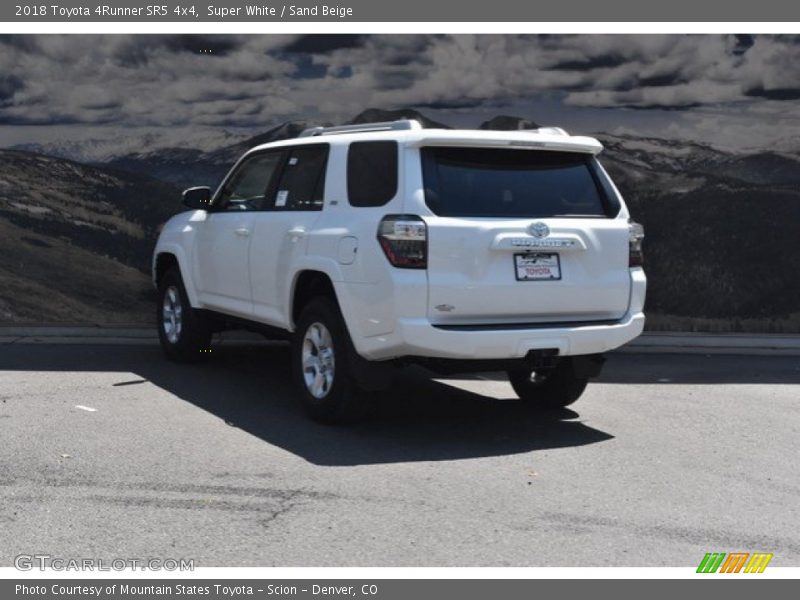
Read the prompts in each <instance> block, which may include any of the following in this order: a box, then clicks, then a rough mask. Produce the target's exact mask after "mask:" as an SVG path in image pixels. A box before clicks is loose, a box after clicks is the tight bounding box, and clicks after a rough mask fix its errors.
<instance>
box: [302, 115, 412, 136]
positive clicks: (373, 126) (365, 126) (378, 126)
mask: <svg viewBox="0 0 800 600" xmlns="http://www.w3.org/2000/svg"><path fill="white" fill-rule="evenodd" d="M411 129H422V125H420V124H419V121H417V120H416V119H399V120H397V121H382V122H379V123H357V124H353V125H339V126H337V127H310V128H308V129H304V130H303V131H302V132H301V133H300V135H299V136H297V137H314V136H318V135H335V134H340V133H359V132H362V131H408V130H411Z"/></svg>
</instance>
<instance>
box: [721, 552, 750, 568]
mask: <svg viewBox="0 0 800 600" xmlns="http://www.w3.org/2000/svg"><path fill="white" fill-rule="evenodd" d="M748 556H750V553H749V552H731V553H730V554H728V558H726V559H725V562H724V563H722V569H720V573H738V572H739V571H741V570H742V567H743V566H744V563H745V561H746V560H747V557H748Z"/></svg>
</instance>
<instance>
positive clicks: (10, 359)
mask: <svg viewBox="0 0 800 600" xmlns="http://www.w3.org/2000/svg"><path fill="white" fill-rule="evenodd" d="M288 366H289V365H288V356H287V351H286V348H285V347H284V346H281V345H274V346H261V347H257V348H242V347H234V346H225V345H223V346H221V347H218V348H217V350H216V351H215V352H214V355H213V357H212V358H211V359H210V360H209V361H208V362H207V363H206V364H204V365H201V366H188V367H178V366H174V365H170V364H168V363H166V362H165V361H163V360H162V358H161V355H160V353H159V350H158V348H156V347H154V346H150V345H138V346H121V345H115V346H99V345H98V346H94V345H74V346H71V345H19V344H11V345H2V346H0V565H2V566H9V565H10V564H11V561H12V559H13V556H15V555H16V554H18V553H33V552H47V553H50V554H52V555H56V556H61V557H74V556H80V557H82V556H91V557H101V558H105V559H108V560H110V559H111V558H116V557H145V556H161V557H184V558H194V559H195V560H196V564H197V565H199V566H254V565H274V566H324V565H355V566H369V565H397V566H409V565H411V566H413V565H437V566H439V565H441V566H444V565H459V566H465V565H517V566H527V565H538V566H545V565H555V566H560V565H564V566H568V565H577V566H592V565H597V566H603V565H620V566H628V565H633V566H661V565H663V566H693V565H696V564H697V563H698V562H699V560H700V558H701V557H702V556H703V554H704V553H705V552H707V551H710V550H716V551H769V552H774V553H775V559H774V561H773V563H772V564H773V565H783V566H800V527H798V525H800V461H798V458H797V457H798V447H799V446H798V440H800V436H799V435H798V434H799V433H800V358H791V357H750V358H748V357H725V356H713V357H711V356H709V357H705V356H675V355H672V356H670V355H615V356H613V357H612V358H611V360H610V361H609V364H608V365H607V368H606V371H605V373H604V376H603V378H602V379H601V380H600V382H598V383H595V384H593V385H592V386H590V389H589V391H588V392H587V393H586V394H585V396H584V397H583V398H582V399H581V400H580V401H579V402H578V403H577V404H576V405H575V410H574V411H563V412H560V413H557V414H555V415H544V414H537V413H534V412H530V411H528V410H526V409H525V408H524V407H523V406H521V405H520V403H518V402H516V401H512V400H511V398H512V394H511V389H510V387H509V386H508V384H507V383H505V382H503V381H500V380H499V378H491V377H490V378H487V379H478V378H466V379H448V380H433V379H430V378H429V377H426V376H425V374H424V373H423V372H422V371H418V370H407V371H404V372H403V375H402V377H401V378H400V380H399V381H398V384H397V385H396V386H395V388H394V391H393V392H392V393H391V394H390V395H386V396H385V397H382V398H381V399H379V400H378V406H377V408H376V410H375V414H374V415H373V416H372V417H371V418H370V419H369V420H367V421H366V422H364V423H362V424H360V425H358V426H356V427H351V428H347V429H341V428H331V427H325V426H321V425H317V424H314V423H311V422H309V421H307V420H306V419H305V418H304V417H303V416H302V414H301V413H300V412H299V410H298V409H297V408H296V406H295V405H294V403H293V401H292V397H291V390H290V388H289V385H288V381H287V377H286V372H287V370H288ZM78 405H81V406H84V407H87V408H93V409H96V410H95V411H94V412H91V411H87V410H84V409H81V408H76V406H78Z"/></svg>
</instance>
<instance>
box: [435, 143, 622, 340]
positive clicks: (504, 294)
mask: <svg viewBox="0 0 800 600" xmlns="http://www.w3.org/2000/svg"><path fill="white" fill-rule="evenodd" d="M421 155H422V165H423V179H424V186H425V202H426V204H427V206H428V208H430V210H431V211H432V212H433V213H434V214H433V215H428V216H426V217H424V218H425V221H426V223H427V225H428V232H427V235H428V267H427V268H428V317H429V319H430V320H431V322H433V323H436V324H443V325H444V324H452V325H459V324H461V325H470V324H503V323H507V324H516V323H519V324H523V323H525V324H531V323H554V322H583V321H607V320H609V321H610V320H617V319H619V318H621V317H622V316H623V315H624V314H625V313H626V312H627V309H628V302H629V296H630V286H631V283H630V273H629V268H628V252H629V248H628V242H629V231H628V223H627V220H626V219H624V218H615V217H616V214H617V213H619V210H620V204H619V199H618V198H617V197H616V196H615V195H614V196H613V197H611V196H610V194H611V193H613V190H612V189H611V186H610V185H608V181H607V180H605V181H604V180H602V179H601V178H602V177H605V174H604V173H603V172H602V169H600V168H599V167H598V166H597V164H596V161H595V160H594V158H593V156H592V155H590V154H585V153H584V154H581V153H576V152H561V151H552V150H550V151H542V150H519V149H496V148H471V147H470V148H463V147H462V148H448V147H426V148H423V149H422V150H421Z"/></svg>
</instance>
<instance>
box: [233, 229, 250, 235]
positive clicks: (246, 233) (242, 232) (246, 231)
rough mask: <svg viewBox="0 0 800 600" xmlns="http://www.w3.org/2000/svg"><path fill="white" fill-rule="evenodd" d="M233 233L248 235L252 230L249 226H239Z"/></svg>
mask: <svg viewBox="0 0 800 600" xmlns="http://www.w3.org/2000/svg"><path fill="white" fill-rule="evenodd" d="M233 233H235V234H236V235H238V236H239V237H247V236H248V235H250V230H249V229H248V228H247V227H237V228H236V229H234V230H233Z"/></svg>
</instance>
